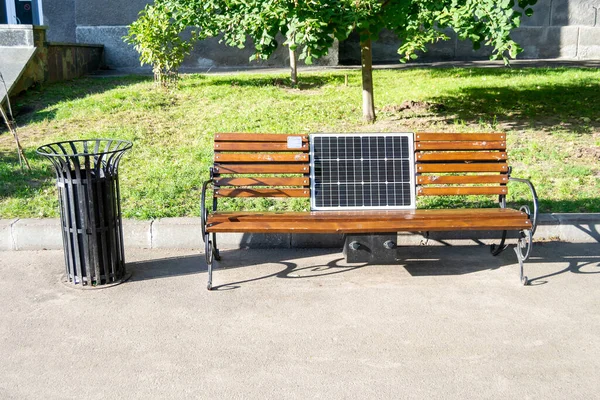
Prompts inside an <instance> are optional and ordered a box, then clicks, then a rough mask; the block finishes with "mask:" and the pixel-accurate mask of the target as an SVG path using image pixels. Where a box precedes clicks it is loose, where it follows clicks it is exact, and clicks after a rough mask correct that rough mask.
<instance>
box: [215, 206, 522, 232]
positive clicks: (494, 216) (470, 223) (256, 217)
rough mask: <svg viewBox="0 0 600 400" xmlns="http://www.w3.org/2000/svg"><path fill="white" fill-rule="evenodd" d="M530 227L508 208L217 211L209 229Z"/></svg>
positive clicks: (337, 230)
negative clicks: (267, 211) (268, 211)
mask: <svg viewBox="0 0 600 400" xmlns="http://www.w3.org/2000/svg"><path fill="white" fill-rule="evenodd" d="M522 229H531V220H530V219H529V217H528V216H527V214H526V213H524V212H523V211H518V210H513V209H508V208H482V209H446V210H419V209H417V210H393V211H389V210H386V211H372V210H370V211H312V212H272V213H265V212H248V211H241V212H215V213H212V214H209V215H208V218H207V224H206V231H207V232H214V233H233V232H249V233H303V232H306V233H366V232H372V233H383V232H399V231H456V230H522Z"/></svg>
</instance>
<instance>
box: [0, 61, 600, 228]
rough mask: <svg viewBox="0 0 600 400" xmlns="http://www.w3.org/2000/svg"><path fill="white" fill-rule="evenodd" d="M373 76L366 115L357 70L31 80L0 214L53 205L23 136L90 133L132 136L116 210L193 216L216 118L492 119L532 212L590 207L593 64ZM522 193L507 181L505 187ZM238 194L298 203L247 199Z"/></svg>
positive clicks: (4, 173) (347, 124)
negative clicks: (21, 154) (536, 200)
mask: <svg viewBox="0 0 600 400" xmlns="http://www.w3.org/2000/svg"><path fill="white" fill-rule="evenodd" d="M346 74H347V75H348V85H347V86H346V85H345V75H346ZM374 79H375V102H376V107H377V113H378V120H377V123H375V124H373V125H371V124H365V123H363V122H362V118H361V84H360V72H359V71H339V70H337V71H332V72H320V73H305V74H301V82H302V84H301V87H300V89H290V88H289V87H287V84H288V82H289V81H288V78H287V76H285V75H260V74H236V75H185V76H183V78H182V80H181V83H180V88H179V90H177V91H173V92H168V91H164V90H159V89H156V88H154V86H153V84H152V80H151V78H149V77H142V76H131V77H124V78H87V79H81V80H77V81H73V82H67V83H61V84H52V85H45V86H43V87H41V88H38V89H36V90H31V91H30V92H29V93H27V94H25V95H23V96H21V97H19V98H18V99H15V100H14V101H13V104H14V105H15V108H16V109H17V111H18V112H19V116H18V117H17V120H18V123H19V127H20V128H19V132H20V136H21V141H22V144H23V145H24V147H25V150H26V153H27V155H28V157H29V159H30V161H31V164H32V168H33V171H32V172H28V171H22V170H21V169H20V167H19V166H18V163H17V158H16V152H15V150H14V144H13V140H12V136H11V135H10V134H9V133H8V132H6V131H3V132H2V133H0V218H13V217H55V216H57V213H58V204H57V196H56V189H55V188H54V173H53V171H52V168H51V166H50V163H49V162H48V161H46V160H43V159H41V158H40V157H38V156H37V155H36V154H35V149H36V148H37V147H38V146H39V145H41V144H44V143H49V142H54V141H59V140H70V139H82V138H96V137H102V138H119V139H126V140H131V141H133V142H134V149H133V151H131V152H130V153H129V154H127V155H126V156H125V157H124V159H123V162H122V164H121V168H120V179H121V189H122V190H121V192H122V193H121V195H122V207H123V213H124V216H125V217H131V218H140V219H144V218H158V217H175V216H197V215H199V194H200V187H201V182H202V181H203V180H204V179H206V178H207V176H208V166H209V164H210V163H211V161H212V143H211V142H212V138H213V135H214V133H215V132H265V133H266V132H281V133H310V132H389V131H417V130H418V131H437V132H492V131H503V132H506V133H507V136H508V143H509V158H510V160H511V164H512V165H513V167H514V173H513V175H515V176H518V177H524V178H530V179H531V180H532V181H533V182H534V184H535V185H536V188H537V189H538V193H539V197H540V199H541V209H542V211H543V212H600V199H599V195H600V71H598V70H595V69H573V68H568V69H567V68H557V69H536V68H525V69H520V68H507V69H504V68H502V69H497V68H493V69H489V68H481V69H462V68H461V69H458V68H452V69H404V70H380V71H375V77H374ZM526 199H527V191H526V189H525V188H520V187H518V186H516V185H515V186H514V190H512V191H511V195H510V197H509V200H510V201H512V202H515V203H521V202H524V201H526ZM449 201H453V200H448V199H446V200H442V199H431V198H430V199H424V200H421V201H420V204H419V206H421V207H429V206H436V205H448V203H449ZM474 201H481V200H480V199H475V200H474ZM223 206H224V207H228V208H237V207H240V204H239V202H236V201H231V202H229V203H228V204H223ZM251 207H252V208H255V209H263V210H264V209H275V210H279V209H295V210H301V209H306V208H307V207H308V204H307V202H305V201H298V200H295V201H291V202H282V201H276V200H257V201H255V202H253V203H252V205H251Z"/></svg>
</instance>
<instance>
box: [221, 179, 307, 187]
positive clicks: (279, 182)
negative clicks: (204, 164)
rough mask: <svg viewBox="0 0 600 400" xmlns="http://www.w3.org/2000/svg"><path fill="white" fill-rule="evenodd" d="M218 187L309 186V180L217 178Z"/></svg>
mask: <svg viewBox="0 0 600 400" xmlns="http://www.w3.org/2000/svg"><path fill="white" fill-rule="evenodd" d="M215 185H217V186H309V185H310V180H309V179H308V178H300V177H296V178H262V177H257V178H215Z"/></svg>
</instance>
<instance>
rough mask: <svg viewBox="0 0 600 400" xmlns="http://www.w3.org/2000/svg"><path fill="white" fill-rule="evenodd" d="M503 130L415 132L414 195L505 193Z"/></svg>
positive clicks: (506, 190) (506, 174)
mask: <svg viewBox="0 0 600 400" xmlns="http://www.w3.org/2000/svg"><path fill="white" fill-rule="evenodd" d="M507 159H508V157H507V154H506V134H504V133H456V134H453V133H420V132H418V133H415V163H416V168H415V172H416V173H417V179H416V183H417V195H419V196H453V195H506V194H507V192H508V189H507V186H506V184H507V183H508V164H507V161H508V160H507Z"/></svg>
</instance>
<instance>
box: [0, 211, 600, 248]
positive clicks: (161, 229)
mask: <svg viewBox="0 0 600 400" xmlns="http://www.w3.org/2000/svg"><path fill="white" fill-rule="evenodd" d="M200 225H201V224H200V218H163V219H158V220H150V221H138V220H129V219H128V220H124V221H123V235H124V241H125V248H138V249H139V248H142V249H202V248H203V247H204V245H203V242H202V237H201V233H200V232H201V226H200ZM497 238H498V232H435V233H432V234H431V236H430V237H429V238H428V239H426V238H424V237H423V236H422V235H420V234H410V233H401V234H399V235H398V244H400V245H419V244H425V243H426V244H427V245H449V244H450V245H461V244H473V242H474V241H475V242H478V243H479V242H480V241H482V239H483V241H484V242H487V239H497ZM217 240H218V245H219V247H220V248H224V249H235V248H274V247H277V248H310V247H321V248H323V247H325V248H335V247H338V248H341V247H342V244H343V236H342V235H335V234H334V235H311V234H302V233H298V234H296V233H294V234H238V233H231V234H220V235H218V237H217ZM535 240H537V241H562V242H570V243H600V213H594V214H558V213H556V214H541V215H540V222H539V224H538V228H537V232H536V234H535ZM60 249H62V235H61V232H60V222H59V220H58V219H56V218H45V219H11V220H9V219H0V250H4V251H7V250H60Z"/></svg>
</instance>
